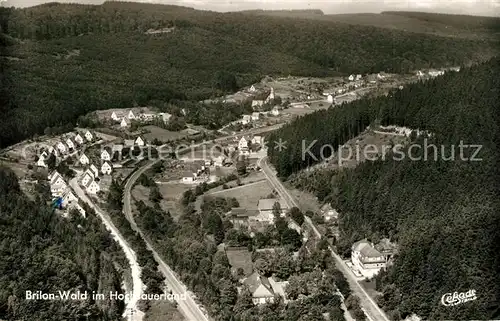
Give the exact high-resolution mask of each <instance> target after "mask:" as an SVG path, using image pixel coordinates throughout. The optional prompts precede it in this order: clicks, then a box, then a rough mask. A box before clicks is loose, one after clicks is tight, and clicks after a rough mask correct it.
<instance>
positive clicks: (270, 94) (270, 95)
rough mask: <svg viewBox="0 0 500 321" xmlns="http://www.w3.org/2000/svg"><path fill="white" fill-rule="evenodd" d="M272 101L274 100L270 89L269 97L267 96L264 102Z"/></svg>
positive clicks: (272, 90) (272, 89)
mask: <svg viewBox="0 0 500 321" xmlns="http://www.w3.org/2000/svg"><path fill="white" fill-rule="evenodd" d="M273 99H274V88H273V87H271V93H269V96H267V98H266V100H265V102H266V103H268V102H270V101H271V100H273Z"/></svg>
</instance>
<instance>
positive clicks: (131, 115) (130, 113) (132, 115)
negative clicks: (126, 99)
mask: <svg viewBox="0 0 500 321" xmlns="http://www.w3.org/2000/svg"><path fill="white" fill-rule="evenodd" d="M127 117H128V119H135V115H134V113H133V112H132V111H131V110H130V111H129V112H128V115H127Z"/></svg>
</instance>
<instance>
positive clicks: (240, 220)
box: [226, 207, 259, 228]
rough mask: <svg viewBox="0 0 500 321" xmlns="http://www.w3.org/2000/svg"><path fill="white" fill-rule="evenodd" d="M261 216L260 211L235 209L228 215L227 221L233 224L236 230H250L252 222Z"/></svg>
mask: <svg viewBox="0 0 500 321" xmlns="http://www.w3.org/2000/svg"><path fill="white" fill-rule="evenodd" d="M257 215H259V211H258V210H248V209H246V208H243V207H233V208H232V209H231V210H230V211H229V212H227V213H226V217H227V219H228V220H229V221H230V222H231V223H233V226H234V227H235V228H248V227H249V225H250V221H252V220H255V217H257Z"/></svg>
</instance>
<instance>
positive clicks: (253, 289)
mask: <svg viewBox="0 0 500 321" xmlns="http://www.w3.org/2000/svg"><path fill="white" fill-rule="evenodd" d="M243 284H244V285H245V286H246V287H247V289H248V290H249V291H250V293H251V294H252V302H253V304H255V305H258V304H265V303H272V302H274V291H273V289H272V287H271V284H270V283H269V279H268V278H266V277H264V276H261V275H259V274H258V273H257V272H255V273H253V274H252V275H250V276H249V277H248V278H246V279H245V280H244V281H243Z"/></svg>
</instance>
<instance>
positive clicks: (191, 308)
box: [123, 161, 210, 321]
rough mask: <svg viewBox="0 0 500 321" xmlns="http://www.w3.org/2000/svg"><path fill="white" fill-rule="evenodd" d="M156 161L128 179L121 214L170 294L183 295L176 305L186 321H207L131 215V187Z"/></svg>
mask: <svg viewBox="0 0 500 321" xmlns="http://www.w3.org/2000/svg"><path fill="white" fill-rule="evenodd" d="M156 162H157V161H151V162H149V163H147V164H146V165H144V166H143V167H141V168H139V169H138V170H137V171H136V172H134V173H133V174H132V175H131V176H130V178H129V179H128V181H127V183H126V184H125V188H124V202H123V204H124V207H123V213H124V214H125V217H126V218H127V220H128V221H129V222H130V225H131V226H132V229H134V230H135V231H136V232H137V233H139V235H140V236H141V237H142V239H143V240H144V242H145V243H146V246H147V248H148V249H149V250H150V251H151V252H152V253H153V256H154V258H155V260H156V262H157V263H158V267H159V269H160V271H161V273H162V274H163V275H164V276H165V280H166V283H167V285H168V287H169V289H170V290H172V293H173V294H174V295H175V296H176V297H179V296H180V295H182V296H181V297H180V298H183V297H184V295H185V298H186V299H185V300H183V299H180V300H177V304H178V307H179V310H180V311H181V312H182V314H183V315H184V316H185V317H186V319H187V320H189V321H209V320H210V318H209V317H208V316H207V315H206V314H205V313H204V312H203V310H202V308H200V306H199V305H198V304H197V303H196V301H195V300H194V299H193V297H192V295H191V293H190V292H188V289H187V288H186V286H185V285H184V284H182V282H181V281H180V280H179V279H178V278H177V276H176V275H175V273H174V272H173V271H172V269H171V268H170V267H169V266H168V265H167V264H166V263H165V262H164V261H163V260H162V258H161V257H160V256H159V255H158V253H157V252H156V251H155V250H154V248H153V247H152V246H151V244H150V243H149V240H148V239H147V238H146V237H145V235H144V234H143V233H142V231H141V230H140V229H139V228H138V227H137V224H136V222H135V220H134V216H133V214H132V207H131V192H132V187H133V186H134V183H135V181H136V180H137V179H138V178H139V176H141V174H142V173H144V172H145V171H146V170H148V169H149V168H150V167H151V166H153V164H155V163H156Z"/></svg>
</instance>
